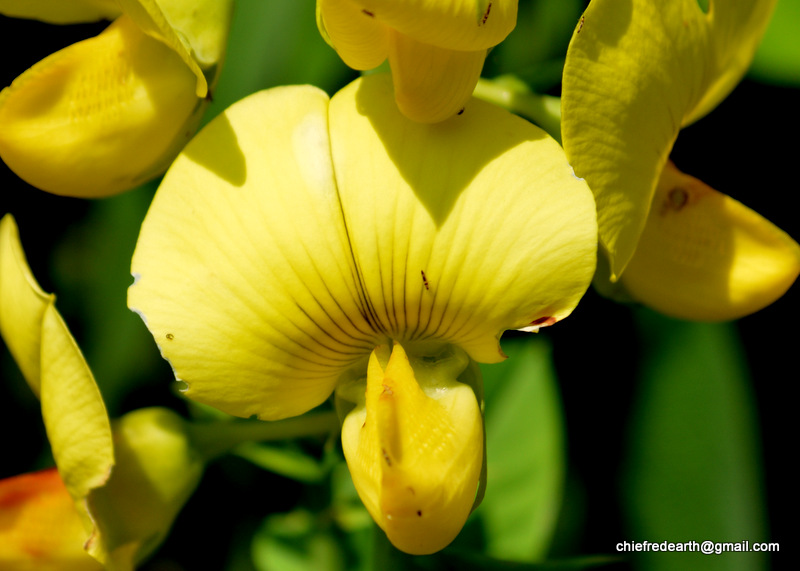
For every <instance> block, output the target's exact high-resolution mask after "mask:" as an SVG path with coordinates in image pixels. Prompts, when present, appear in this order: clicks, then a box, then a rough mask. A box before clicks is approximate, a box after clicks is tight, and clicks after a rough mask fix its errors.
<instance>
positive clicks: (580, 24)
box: [575, 16, 585, 34]
mask: <svg viewBox="0 0 800 571" xmlns="http://www.w3.org/2000/svg"><path fill="white" fill-rule="evenodd" d="M584 18H585V16H581V19H580V21H579V22H578V30H577V31H576V32H575V33H576V34H580V33H581V30H582V29H583V19H584Z"/></svg>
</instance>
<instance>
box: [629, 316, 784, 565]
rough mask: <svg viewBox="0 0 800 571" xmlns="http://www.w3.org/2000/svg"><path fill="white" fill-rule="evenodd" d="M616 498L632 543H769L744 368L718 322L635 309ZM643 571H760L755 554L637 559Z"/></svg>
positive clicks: (762, 558) (760, 556)
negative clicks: (624, 457) (636, 370)
mask: <svg viewBox="0 0 800 571" xmlns="http://www.w3.org/2000/svg"><path fill="white" fill-rule="evenodd" d="M637 316H638V318H639V323H640V327H641V332H642V336H641V337H642V339H643V340H644V347H643V355H642V372H641V378H640V383H641V384H640V386H639V387H638V397H637V400H636V405H635V409H634V414H633V419H632V424H631V429H630V433H629V439H630V443H629V446H630V447H629V458H628V470H627V472H626V478H625V480H624V499H625V500H626V508H627V514H628V518H629V526H630V539H631V540H633V541H644V540H647V541H652V542H662V541H672V542H690V541H697V542H698V543H700V542H702V541H705V540H709V541H712V542H737V541H744V540H749V541H750V542H751V543H752V542H755V541H769V536H768V534H767V531H766V524H765V514H764V508H763V492H762V484H761V474H760V470H759V466H760V451H759V446H758V438H757V437H758V429H757V425H756V422H755V413H754V410H753V405H752V402H753V398H752V394H751V391H750V388H749V379H748V375H747V373H746V370H747V367H746V366H745V364H744V363H743V362H742V357H741V347H740V345H739V342H738V340H737V337H736V333H735V330H734V329H733V327H732V326H731V325H727V324H713V325H712V324H701V323H688V322H682V321H676V320H671V319H668V318H665V317H661V316H659V315H657V314H655V313H653V312H646V311H644V310H642V311H641V312H639V313H638V314H637ZM639 555H641V560H640V561H639V563H640V564H641V566H642V568H646V569H653V570H658V571H660V570H669V569H685V570H687V571H688V570H692V569H698V570H708V569H719V570H723V569H725V570H728V569H730V570H733V569H750V570H757V569H766V568H767V558H766V554H764V553H725V554H722V555H705V554H703V553H700V552H693V553H660V552H649V553H641V554H639Z"/></svg>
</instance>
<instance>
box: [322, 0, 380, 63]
mask: <svg viewBox="0 0 800 571" xmlns="http://www.w3.org/2000/svg"><path fill="white" fill-rule="evenodd" d="M317 22H318V24H319V25H320V33H322V35H323V37H324V36H325V35H327V36H328V39H329V40H330V42H331V43H332V44H333V47H334V48H335V49H336V53H338V54H339V57H341V58H342V61H344V63H346V64H347V65H349V66H350V67H352V68H353V69H362V70H363V69H372V68H374V67H378V66H379V65H380V64H382V63H383V62H384V60H385V59H386V58H387V57H388V55H389V29H388V28H387V27H386V26H384V25H383V24H381V23H380V22H379V21H378V20H376V19H375V16H374V15H372V14H370V13H369V12H367V11H365V10H363V9H361V8H359V6H358V5H357V4H355V3H354V2H353V1H352V0H317Z"/></svg>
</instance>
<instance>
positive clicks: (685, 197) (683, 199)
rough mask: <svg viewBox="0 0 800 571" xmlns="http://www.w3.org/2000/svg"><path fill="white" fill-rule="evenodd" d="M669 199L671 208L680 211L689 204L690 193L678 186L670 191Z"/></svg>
mask: <svg viewBox="0 0 800 571" xmlns="http://www.w3.org/2000/svg"><path fill="white" fill-rule="evenodd" d="M667 199H668V206H669V208H672V209H673V210H676V211H679V210H681V209H682V208H683V207H684V206H686V203H687V202H689V192H688V191H687V190H686V189H684V188H681V187H679V186H678V187H675V188H673V189H672V190H670V191H669V194H668V195H667Z"/></svg>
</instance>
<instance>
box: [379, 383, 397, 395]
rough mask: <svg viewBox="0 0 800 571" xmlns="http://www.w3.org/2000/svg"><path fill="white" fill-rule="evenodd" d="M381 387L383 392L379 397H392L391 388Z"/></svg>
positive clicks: (387, 386)
mask: <svg viewBox="0 0 800 571" xmlns="http://www.w3.org/2000/svg"><path fill="white" fill-rule="evenodd" d="M381 386H382V387H383V392H382V393H381V396H383V395H386V396H393V395H394V391H392V387H390V386H389V385H381Z"/></svg>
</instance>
